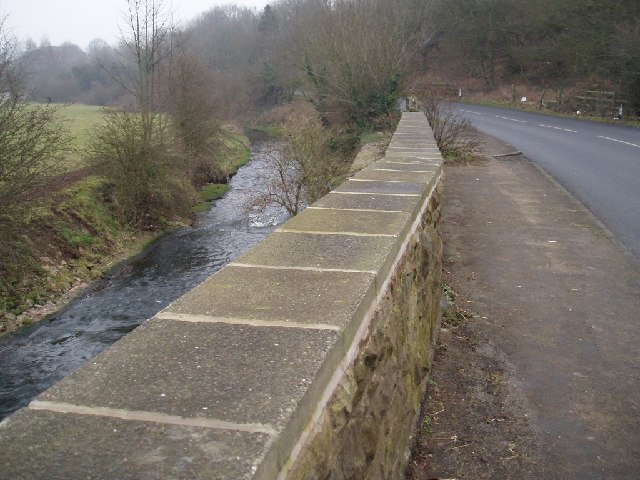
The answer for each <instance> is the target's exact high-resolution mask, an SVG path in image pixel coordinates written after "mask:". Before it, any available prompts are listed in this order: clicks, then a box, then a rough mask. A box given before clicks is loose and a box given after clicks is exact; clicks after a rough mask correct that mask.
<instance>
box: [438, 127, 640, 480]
mask: <svg viewBox="0 0 640 480" xmlns="http://www.w3.org/2000/svg"><path fill="white" fill-rule="evenodd" d="M487 150H488V153H489V154H492V155H499V154H504V153H509V152H510V151H513V150H515V149H514V148H513V147H511V146H509V145H505V144H503V143H502V142H499V141H496V140H495V139H489V142H488V144H487ZM446 176H447V179H446V197H445V217H444V223H443V226H444V238H445V243H446V248H445V251H446V262H447V265H448V267H447V269H449V270H450V271H451V272H450V273H451V276H452V277H453V278H455V279H457V281H456V285H455V288H456V289H457V290H458V293H459V296H460V297H461V298H464V299H466V300H467V301H468V302H469V305H470V308H472V309H473V310H474V311H475V312H477V313H476V314H475V318H474V319H473V320H472V321H473V322H475V323H476V325H475V327H474V328H476V329H477V330H479V331H482V334H483V335H484V336H486V337H487V338H489V339H490V342H491V343H492V344H493V345H492V347H495V348H496V349H497V350H498V352H499V356H500V357H501V358H502V359H504V362H505V368H506V369H507V370H508V372H507V375H506V376H505V382H507V386H508V389H509V390H510V392H511V394H510V396H511V397H512V398H519V399H521V402H522V403H523V404H522V405H521V408H522V409H523V411H524V412H525V417H526V423H527V427H526V428H528V429H529V430H530V431H531V432H533V436H534V437H535V439H536V444H537V445H538V452H537V455H536V456H537V457H538V458H537V460H536V462H538V463H537V466H535V467H531V468H529V470H528V474H527V475H525V476H524V477H522V476H521V475H520V476H518V477H517V478H541V477H540V476H539V475H540V474H543V475H544V474H545V473H546V472H549V471H551V472H553V475H554V476H553V478H556V479H581V480H584V479H613V478H615V479H629V480H631V479H637V478H639V477H640V368H639V367H640V355H639V347H640V325H639V320H640V268H639V267H638V264H637V263H636V262H635V261H634V260H633V259H632V257H631V256H630V255H629V254H628V253H626V252H625V250H624V249H623V247H622V246H621V245H620V244H619V243H618V242H617V241H615V239H612V236H611V235H610V234H609V233H608V232H606V231H605V230H604V229H603V228H602V226H601V224H600V223H599V222H598V221H597V220H596V219H595V218H594V217H593V215H592V214H591V213H590V212H589V211H588V210H587V209H586V208H585V207H584V206H583V205H582V204H580V203H579V202H578V201H577V200H575V199H574V198H573V197H572V196H571V195H569V194H568V193H567V192H566V191H565V190H564V189H563V188H562V187H561V186H560V185H559V184H557V183H556V182H554V181H553V180H551V179H550V178H549V177H548V176H547V175H546V174H544V173H543V172H542V171H541V170H539V169H538V168H537V167H536V166H534V165H533V164H531V163H530V162H528V161H527V160H526V159H524V158H523V157H521V156H516V157H500V159H496V158H491V159H490V160H488V161H487V162H483V163H479V164H476V165H470V166H449V167H447V169H446ZM450 278H451V277H450ZM435 368H436V369H437V368H438V366H437V363H436V366H435ZM470 395H471V394H470ZM489 420H490V419H487V421H489ZM475 441H476V442H477V443H478V444H479V445H481V444H482V442H483V441H487V442H489V441H491V439H483V438H476V439H475ZM476 448H478V446H476ZM469 450H472V447H470V448H469ZM476 451H477V450H476ZM505 456H507V455H505ZM514 464H515V462H514ZM483 468H484V470H483V471H484V472H486V473H487V475H491V476H488V477H483V478H516V477H513V476H510V475H509V473H508V472H509V467H508V465H506V466H505V465H503V466H502V467H501V468H506V472H507V473H506V475H505V474H503V475H493V474H494V473H495V472H496V471H497V470H495V469H494V470H493V471H492V464H491V463H487V464H486V465H484V464H483ZM464 473H465V472H464V471H452V472H438V474H440V475H441V476H442V475H445V474H447V475H449V476H453V475H459V476H460V478H465V477H464ZM475 473H476V474H477V473H478V472H475ZM512 473H513V472H512ZM519 473H520V474H522V472H519ZM474 478H475V477H474ZM478 478H481V477H478ZM544 478H547V477H546V476H545V477H544Z"/></svg>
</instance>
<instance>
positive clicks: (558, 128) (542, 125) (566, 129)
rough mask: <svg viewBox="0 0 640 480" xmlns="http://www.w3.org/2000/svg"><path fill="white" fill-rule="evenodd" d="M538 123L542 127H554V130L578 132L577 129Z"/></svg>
mask: <svg viewBox="0 0 640 480" xmlns="http://www.w3.org/2000/svg"><path fill="white" fill-rule="evenodd" d="M538 125H539V126H541V127H544V128H553V129H554V130H562V131H563V132H569V133H578V131H577V130H570V129H568V128H561V127H554V126H553V125H545V124H544V123H539V124H538Z"/></svg>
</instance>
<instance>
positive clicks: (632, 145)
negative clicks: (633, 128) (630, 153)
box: [598, 135, 640, 148]
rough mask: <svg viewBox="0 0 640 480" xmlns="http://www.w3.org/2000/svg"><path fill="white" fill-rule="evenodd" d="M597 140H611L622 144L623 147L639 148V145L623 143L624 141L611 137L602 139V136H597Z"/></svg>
mask: <svg viewBox="0 0 640 480" xmlns="http://www.w3.org/2000/svg"><path fill="white" fill-rule="evenodd" d="M598 138H604V139H605V140H611V141H612V142H616V143H623V144H625V145H629V146H630V147H636V148H640V145H636V144H635V143H631V142H625V141H624V140H617V139H615V138H611V137H603V136H602V135H598Z"/></svg>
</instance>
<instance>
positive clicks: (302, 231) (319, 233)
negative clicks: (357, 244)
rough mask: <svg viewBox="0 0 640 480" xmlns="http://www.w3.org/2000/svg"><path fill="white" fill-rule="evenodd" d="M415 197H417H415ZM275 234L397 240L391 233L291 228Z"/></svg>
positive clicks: (278, 230)
mask: <svg viewBox="0 0 640 480" xmlns="http://www.w3.org/2000/svg"><path fill="white" fill-rule="evenodd" d="M416 196H417V195H416ZM276 232H284V233H308V234H309V235H344V236H348V237H391V238H397V237H398V235H395V234H391V233H360V232H314V231H309V230H296V229H293V228H278V229H277V230H276Z"/></svg>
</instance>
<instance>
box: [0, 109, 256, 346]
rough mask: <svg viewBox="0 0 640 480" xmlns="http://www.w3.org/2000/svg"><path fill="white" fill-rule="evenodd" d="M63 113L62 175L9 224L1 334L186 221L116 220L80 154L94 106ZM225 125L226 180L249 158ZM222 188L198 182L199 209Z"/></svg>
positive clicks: (0, 294) (2, 265)
mask: <svg viewBox="0 0 640 480" xmlns="http://www.w3.org/2000/svg"><path fill="white" fill-rule="evenodd" d="M67 108H69V109H70V110H66V109H67ZM62 111H63V113H66V112H69V117H68V126H69V130H70V131H71V132H72V134H73V139H74V146H75V147H76V148H75V151H74V152H73V153H72V154H71V155H70V156H69V157H68V158H67V159H66V164H65V170H66V173H65V174H63V175H62V176H60V177H59V178H58V177H56V179H54V180H55V181H54V182H51V184H50V185H48V186H47V189H46V190H47V191H46V192H42V193H43V195H42V199H41V200H40V201H39V202H38V203H37V204H35V205H34V206H32V207H31V208H29V209H28V210H26V211H25V214H24V216H23V218H21V219H20V221H19V222H17V223H16V225H14V227H13V228H14V229H15V230H16V231H17V235H16V236H15V238H16V239H17V240H16V241H15V244H14V245H13V247H14V248H13V249H12V250H13V252H14V253H13V254H12V255H10V256H9V257H8V258H3V259H0V335H2V334H6V333H8V332H12V331H14V330H16V329H17V328H20V327H21V326H22V325H25V324H30V323H32V322H34V321H37V320H39V319H41V318H43V317H45V316H47V315H49V314H51V313H53V312H54V311H55V310H57V309H58V308H60V307H62V306H64V304H65V303H66V302H67V301H68V300H70V299H71V298H72V297H73V295H74V294H77V293H78V292H79V291H81V289H82V288H83V287H85V286H86V285H88V284H89V283H90V282H91V281H93V280H95V279H97V278H99V277H100V276H101V275H103V274H104V273H105V272H106V271H107V270H109V269H110V268H112V267H113V266H114V265H115V264H116V263H117V262H119V261H122V260H124V259H126V258H127V257H129V256H131V255H135V254H136V253H138V252H140V251H141V250H142V249H143V248H144V247H145V245H147V244H148V243H149V242H151V241H152V240H154V239H155V238H157V237H158V236H160V235H162V234H164V233H166V232H167V231H169V230H171V229H173V228H176V227H178V226H182V225H187V224H188V223H189V222H190V219H183V220H178V221H174V222H165V223H164V224H163V225H158V226H157V228H156V229H155V230H153V231H143V230H139V229H136V228H133V227H131V226H130V225H127V224H126V223H123V222H122V221H121V220H119V218H118V216H117V215H116V212H115V211H114V209H113V205H111V204H110V203H109V195H108V188H109V186H108V185H107V182H106V181H105V180H104V178H102V177H100V176H98V175H95V174H89V176H87V174H88V173H87V171H86V168H85V167H87V166H88V165H89V163H88V160H87V157H86V154H84V153H83V152H84V151H85V149H86V145H87V143H88V141H89V140H90V131H91V128H92V126H93V125H96V124H97V123H99V121H100V118H101V117H100V115H101V113H100V109H99V108H98V107H90V106H85V105H74V106H71V107H65V109H63V110H62ZM223 130H224V131H223V139H222V140H223V141H222V148H221V151H220V153H219V155H220V158H219V164H220V166H221V169H222V171H223V172H224V175H226V176H227V177H229V176H231V175H233V173H235V171H236V170H237V169H238V168H239V167H240V166H242V165H244V164H245V163H246V162H247V161H248V159H249V156H250V151H249V142H248V140H247V138H246V137H244V135H242V133H240V130H238V129H237V128H235V127H232V126H227V127H225V128H224V129H223ZM227 188H228V186H227V185H224V184H216V185H207V186H205V187H203V189H202V191H201V198H202V200H203V203H204V205H205V208H208V205H209V203H208V202H211V201H212V200H214V199H216V198H219V197H220V196H222V195H224V193H226V190H227Z"/></svg>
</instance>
